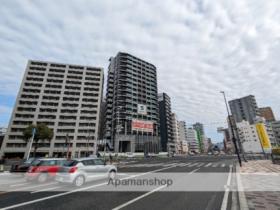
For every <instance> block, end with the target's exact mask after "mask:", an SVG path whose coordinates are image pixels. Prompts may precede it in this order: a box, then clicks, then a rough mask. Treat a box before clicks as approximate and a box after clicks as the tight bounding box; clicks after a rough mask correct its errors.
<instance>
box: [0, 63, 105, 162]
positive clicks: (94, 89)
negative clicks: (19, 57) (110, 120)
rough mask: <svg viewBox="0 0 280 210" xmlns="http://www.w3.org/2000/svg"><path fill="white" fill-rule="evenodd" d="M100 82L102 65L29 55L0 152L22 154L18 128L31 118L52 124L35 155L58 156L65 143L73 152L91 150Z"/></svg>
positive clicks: (25, 146)
mask: <svg viewBox="0 0 280 210" xmlns="http://www.w3.org/2000/svg"><path fill="white" fill-rule="evenodd" d="M102 87H103V69H102V68H96V67H90V66H80V65H70V64H62V63H52V62H44V61H34V60H30V61H28V64H27V67H26V70H25V74H24V77H23V80H22V83H21V86H20V90H19V93H18V96H17V99H16V104H15V106H14V110H13V113H12V116H11V119H10V123H9V127H8V130H7V135H5V138H4V142H3V145H2V147H1V152H0V153H1V154H2V155H5V156H7V157H26V156H27V151H28V149H29V148H30V142H27V141H26V140H24V138H23V134H22V132H23V131H24V129H25V128H26V127H27V126H28V125H30V124H40V123H43V124H46V125H47V126H48V127H49V128H51V129H52V130H53V132H54V137H53V139H52V140H51V141H50V142H39V144H38V146H39V147H38V150H37V153H38V156H49V157H53V156H59V157H61V156H64V155H65V154H66V150H67V148H66V147H69V152H70V154H71V156H72V157H80V156H85V155H88V154H90V153H93V152H94V150H95V145H94V144H95V142H96V140H97V138H98V127H99V112H100V103H101V98H102ZM66 136H68V140H69V141H70V142H69V143H68V144H67V145H66V138H67V137H66Z"/></svg>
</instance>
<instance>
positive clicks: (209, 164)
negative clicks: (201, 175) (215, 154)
mask: <svg viewBox="0 0 280 210" xmlns="http://www.w3.org/2000/svg"><path fill="white" fill-rule="evenodd" d="M211 165H212V163H208V164H207V165H205V166H204V167H209V166H211Z"/></svg>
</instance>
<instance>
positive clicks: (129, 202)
mask: <svg viewBox="0 0 280 210" xmlns="http://www.w3.org/2000/svg"><path fill="white" fill-rule="evenodd" d="M179 166H180V164H179ZM199 169H200V168H197V169H195V170H192V171H191V172H189V173H188V174H192V173H194V172H196V171H198V170H199ZM166 186H167V185H163V186H160V187H158V188H156V189H153V190H152V191H150V192H147V193H145V194H143V195H140V196H138V197H136V198H134V199H132V200H130V201H127V202H126V203H124V204H121V205H119V206H117V207H115V208H113V209H112V210H119V209H122V208H124V207H126V206H128V205H130V204H132V203H134V202H136V201H138V200H140V199H142V198H144V197H147V196H149V195H151V194H152V193H154V192H157V191H159V190H161V189H162V188H165V187H166Z"/></svg>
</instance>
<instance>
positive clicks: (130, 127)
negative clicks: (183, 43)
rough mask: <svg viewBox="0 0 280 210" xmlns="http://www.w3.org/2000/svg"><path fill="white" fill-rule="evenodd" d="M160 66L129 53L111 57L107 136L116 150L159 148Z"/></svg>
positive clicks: (133, 150) (128, 150) (106, 122)
mask: <svg viewBox="0 0 280 210" xmlns="http://www.w3.org/2000/svg"><path fill="white" fill-rule="evenodd" d="M157 95H158V93H157V72H156V67H155V66H154V65H153V64H151V63H148V62H146V61H144V60H142V59H139V58H137V57H135V56H133V55H130V54H128V53H123V52H119V53H118V54H117V55H116V56H115V57H112V58H110V64H109V71H108V80H107V93H106V121H105V124H106V129H105V138H107V139H108V140H109V141H110V142H111V144H112V145H113V146H114V150H115V152H145V153H147V152H158V151H159V149H160V144H159V136H158V128H159V118H158V96H157Z"/></svg>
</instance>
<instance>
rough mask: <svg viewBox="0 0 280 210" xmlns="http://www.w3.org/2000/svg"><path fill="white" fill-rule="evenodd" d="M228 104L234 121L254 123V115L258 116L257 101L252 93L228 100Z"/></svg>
mask: <svg viewBox="0 0 280 210" xmlns="http://www.w3.org/2000/svg"><path fill="white" fill-rule="evenodd" d="M229 106H230V110H231V114H232V116H233V118H234V120H235V122H236V123H239V122H242V121H243V120H245V121H248V122H249V123H250V124H254V122H255V119H256V117H257V116H260V112H259V109H258V106H257V102H256V99H255V96H253V95H249V96H245V97H242V98H238V99H234V100H231V101H229Z"/></svg>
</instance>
